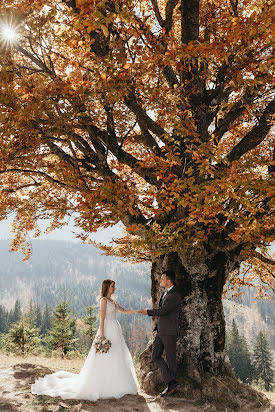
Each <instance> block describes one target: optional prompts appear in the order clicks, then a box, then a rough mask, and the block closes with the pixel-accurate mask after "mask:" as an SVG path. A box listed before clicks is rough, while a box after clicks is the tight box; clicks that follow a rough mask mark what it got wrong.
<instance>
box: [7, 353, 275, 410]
mask: <svg viewBox="0 0 275 412" xmlns="http://www.w3.org/2000/svg"><path fill="white" fill-rule="evenodd" d="M2 360H3V359H2ZM17 361H18V359H17ZM28 361H29V359H28ZM15 362H16V359H11V358H10V362H9V361H8V360H7V359H6V365H3V363H4V364H5V362H3V363H2V365H1V366H4V367H2V368H0V412H162V411H166V412H181V411H184V412H202V411H207V412H222V411H224V412H231V410H229V409H226V408H222V409H220V408H218V409H217V408H216V407H215V406H214V405H210V404H209V403H208V402H205V403H200V404H199V403H198V402H197V403H196V402H195V401H191V400H188V399H184V398H179V397H177V396H176V394H175V395H173V396H172V397H169V398H165V399H163V398H161V397H160V396H150V395H148V394H146V393H145V392H143V391H142V390H140V391H139V393H138V395H136V396H133V395H126V396H124V397H123V398H121V399H118V400H116V399H108V400H100V401H97V402H90V401H79V400H62V399H61V398H51V397H49V396H37V395H32V394H31V392H30V385H31V383H33V382H34V381H35V379H36V378H37V377H38V376H43V375H45V374H46V373H50V372H51V371H52V369H49V367H48V365H41V366H37V364H31V363H27V362H26V361H25V362H22V363H19V364H18V363H17V364H15ZM8 363H11V364H10V365H8ZM45 363H47V362H45ZM58 366H59V367H58V368H55V369H60V366H61V365H58ZM62 366H63V365H62ZM64 369H65V368H64ZM72 369H74V370H75V369H78V367H77V366H73V367H72ZM66 370H68V368H66ZM267 411H275V403H273V406H272V407H271V408H268V409H266V412H267ZM239 412H246V411H245V410H244V411H239ZM250 412H256V411H252V410H250ZM257 412H258V411H257Z"/></svg>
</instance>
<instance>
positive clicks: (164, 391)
mask: <svg viewBox="0 0 275 412" xmlns="http://www.w3.org/2000/svg"><path fill="white" fill-rule="evenodd" d="M168 391H169V387H168V386H167V388H165V389H164V390H163V391H162V392H161V393H160V396H161V397H163V396H166V394H167V392H168Z"/></svg>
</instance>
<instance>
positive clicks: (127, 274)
mask: <svg viewBox="0 0 275 412" xmlns="http://www.w3.org/2000/svg"><path fill="white" fill-rule="evenodd" d="M9 243H10V241H9V240H0V261H1V265H0V304H2V305H4V306H5V307H7V308H8V309H10V308H11V307H12V306H13V305H14V302H15V300H16V299H20V301H21V302H22V306H23V308H26V307H27V306H28V304H29V301H30V299H32V300H33V301H35V302H37V303H38V304H39V305H42V306H43V305H44V304H45V303H46V302H48V303H49V304H50V305H55V303H56V300H57V299H59V298H60V297H62V294H63V289H64V288H65V289H66V293H67V296H68V298H69V300H70V301H71V305H72V306H73V308H74V310H75V311H76V313H77V315H79V316H80V315H82V314H84V307H85V306H87V305H89V304H96V302H97V301H96V298H97V296H98V294H99V291H100V285H101V282H102V280H103V279H105V278H111V279H114V280H115V281H116V282H117V285H116V286H117V297H118V299H119V301H120V302H122V303H123V304H125V305H133V304H134V303H135V305H136V304H137V302H138V303H140V306H142V305H145V306H148V302H149V301H150V298H151V296H150V267H149V266H148V265H146V264H137V265H133V264H131V263H122V262H121V260H120V259H118V258H116V257H111V256H104V255H102V254H101V253H100V251H98V250H97V249H96V248H95V247H94V246H92V245H84V244H82V243H72V242H63V241H54V240H33V241H32V247H33V253H32V256H31V257H30V259H29V260H28V261H26V262H22V257H23V256H22V254H20V253H17V252H9Z"/></svg>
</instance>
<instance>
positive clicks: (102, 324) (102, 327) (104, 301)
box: [99, 298, 107, 338]
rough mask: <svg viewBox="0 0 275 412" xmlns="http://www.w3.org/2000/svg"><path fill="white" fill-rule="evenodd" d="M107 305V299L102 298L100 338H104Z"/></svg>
mask: <svg viewBox="0 0 275 412" xmlns="http://www.w3.org/2000/svg"><path fill="white" fill-rule="evenodd" d="M106 307H107V300H106V298H101V300H100V309H99V319H100V325H99V336H100V338H104V321H105V316H106Z"/></svg>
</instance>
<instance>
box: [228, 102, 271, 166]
mask: <svg viewBox="0 0 275 412" xmlns="http://www.w3.org/2000/svg"><path fill="white" fill-rule="evenodd" d="M274 112H275V100H274V101H273V102H270V103H269V104H268V105H267V107H266V108H265V111H264V113H263V114H262V116H261V118H260V120H259V123H258V124H257V125H256V126H254V127H253V129H252V130H250V132H248V133H247V135H246V136H245V137H244V138H243V139H242V140H241V141H240V142H239V143H238V144H237V145H236V146H235V147H233V149H232V150H231V152H230V153H228V155H227V159H228V160H229V162H230V163H231V162H233V161H234V160H238V159H239V158H240V157H241V156H243V155H244V154H245V153H247V152H249V151H250V150H252V149H254V148H255V147H256V146H258V145H259V144H260V143H261V142H262V141H263V140H264V139H265V137H266V135H267V134H268V132H269V130H270V128H271V119H272V115H273V114H274Z"/></svg>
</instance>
